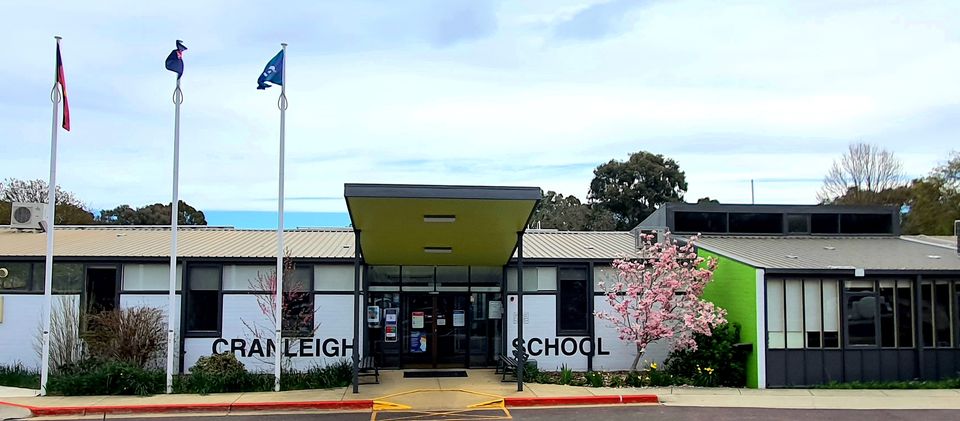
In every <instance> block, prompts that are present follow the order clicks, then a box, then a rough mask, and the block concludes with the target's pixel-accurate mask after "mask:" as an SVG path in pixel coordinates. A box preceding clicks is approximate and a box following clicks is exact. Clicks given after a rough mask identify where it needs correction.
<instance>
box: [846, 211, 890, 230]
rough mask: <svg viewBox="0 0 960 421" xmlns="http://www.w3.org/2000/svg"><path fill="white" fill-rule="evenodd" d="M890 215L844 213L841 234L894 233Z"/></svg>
mask: <svg viewBox="0 0 960 421" xmlns="http://www.w3.org/2000/svg"><path fill="white" fill-rule="evenodd" d="M892 224H893V221H891V215H890V214H888V213H887V214H871V213H843V214H840V233H841V234H888V233H892V232H893V229H892Z"/></svg>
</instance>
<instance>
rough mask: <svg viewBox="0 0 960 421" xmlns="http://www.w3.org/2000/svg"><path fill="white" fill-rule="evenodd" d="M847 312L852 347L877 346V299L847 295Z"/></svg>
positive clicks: (867, 296)
mask: <svg viewBox="0 0 960 421" xmlns="http://www.w3.org/2000/svg"><path fill="white" fill-rule="evenodd" d="M846 312H847V340H848V341H849V343H850V345H876V344H877V331H876V329H877V297H876V296H875V295H874V294H862V293H861V294H850V295H847V298H846Z"/></svg>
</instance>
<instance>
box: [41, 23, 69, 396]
mask: <svg viewBox="0 0 960 421" xmlns="http://www.w3.org/2000/svg"><path fill="white" fill-rule="evenodd" d="M54 38H56V40H57V52H59V51H60V39H61V38H60V37H59V36H55V37H54ZM58 58H59V57H57V56H55V57H54V63H57V59H58ZM59 78H60V68H59V66H57V65H56V64H54V66H53V89H52V90H51V91H50V101H51V102H53V124H52V125H51V126H50V181H49V182H48V183H47V218H46V219H47V227H46V230H47V256H46V260H45V261H44V271H43V345H42V349H41V362H40V396H46V395H47V379H48V378H49V377H50V312H51V310H52V307H53V306H52V305H51V304H52V300H53V229H54V225H55V221H56V218H54V215H55V213H56V210H57V207H56V200H57V111H58V110H57V106H58V105H60V101H61V100H62V99H63V94H62V93H61V92H60V86H59V85H58V84H57V81H58V80H59Z"/></svg>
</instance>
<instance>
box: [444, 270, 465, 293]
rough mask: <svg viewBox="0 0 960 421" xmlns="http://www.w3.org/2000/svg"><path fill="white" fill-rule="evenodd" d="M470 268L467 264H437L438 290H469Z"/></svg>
mask: <svg viewBox="0 0 960 421" xmlns="http://www.w3.org/2000/svg"><path fill="white" fill-rule="evenodd" d="M469 285H470V270H469V268H467V267H466V266H437V291H467V290H468V289H469Z"/></svg>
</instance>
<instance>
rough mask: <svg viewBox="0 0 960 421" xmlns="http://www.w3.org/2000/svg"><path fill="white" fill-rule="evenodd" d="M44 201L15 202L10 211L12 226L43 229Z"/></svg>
mask: <svg viewBox="0 0 960 421" xmlns="http://www.w3.org/2000/svg"><path fill="white" fill-rule="evenodd" d="M44 207H45V205H44V204H43V203H14V204H13V208H12V209H11V211H10V227H11V228H22V229H32V230H36V229H42V228H43V227H42V226H40V222H41V221H43V208H44Z"/></svg>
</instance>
